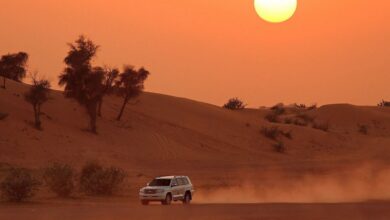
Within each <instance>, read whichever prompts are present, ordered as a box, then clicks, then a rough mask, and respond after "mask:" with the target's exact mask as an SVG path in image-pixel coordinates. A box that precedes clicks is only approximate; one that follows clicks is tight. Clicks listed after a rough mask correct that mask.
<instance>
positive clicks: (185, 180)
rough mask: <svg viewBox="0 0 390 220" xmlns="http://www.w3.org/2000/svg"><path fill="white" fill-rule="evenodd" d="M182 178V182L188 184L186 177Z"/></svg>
mask: <svg viewBox="0 0 390 220" xmlns="http://www.w3.org/2000/svg"><path fill="white" fill-rule="evenodd" d="M182 180H183V182H184V185H188V184H190V183H189V182H188V180H187V178H182Z"/></svg>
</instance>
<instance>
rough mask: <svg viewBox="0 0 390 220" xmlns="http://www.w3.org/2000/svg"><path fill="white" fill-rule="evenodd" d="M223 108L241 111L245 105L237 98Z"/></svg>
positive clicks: (230, 100)
mask: <svg viewBox="0 0 390 220" xmlns="http://www.w3.org/2000/svg"><path fill="white" fill-rule="evenodd" d="M223 107H224V108H226V109H230V110H242V109H244V108H245V107H246V105H245V104H244V102H243V101H241V100H240V99H239V98H231V99H229V101H228V102H227V103H226V104H225V105H223Z"/></svg>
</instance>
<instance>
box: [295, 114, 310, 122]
mask: <svg viewBox="0 0 390 220" xmlns="http://www.w3.org/2000/svg"><path fill="white" fill-rule="evenodd" d="M296 117H297V118H299V119H302V120H303V121H304V122H305V123H306V124H310V123H313V122H314V117H312V116H310V115H307V114H298V115H297V116H296Z"/></svg>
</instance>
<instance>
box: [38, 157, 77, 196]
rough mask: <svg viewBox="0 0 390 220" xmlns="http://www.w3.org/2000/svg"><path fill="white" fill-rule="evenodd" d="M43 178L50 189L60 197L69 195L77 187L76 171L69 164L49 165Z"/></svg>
mask: <svg viewBox="0 0 390 220" xmlns="http://www.w3.org/2000/svg"><path fill="white" fill-rule="evenodd" d="M43 179H44V182H45V184H46V185H47V186H48V187H49V189H50V190H51V191H53V192H54V193H56V194H57V195H58V196H60V197H69V196H70V195H71V194H72V192H73V190H74V188H75V183H74V181H75V171H74V169H73V168H72V167H71V166H69V165H67V164H61V163H53V164H51V165H49V166H48V167H46V168H45V170H44V175H43Z"/></svg>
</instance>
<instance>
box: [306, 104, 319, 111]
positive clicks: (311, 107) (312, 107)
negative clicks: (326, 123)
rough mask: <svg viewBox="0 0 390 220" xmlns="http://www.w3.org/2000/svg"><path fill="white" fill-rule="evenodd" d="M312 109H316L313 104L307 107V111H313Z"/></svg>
mask: <svg viewBox="0 0 390 220" xmlns="http://www.w3.org/2000/svg"><path fill="white" fill-rule="evenodd" d="M314 109H317V104H313V105H310V106H308V107H307V110H309V111H310V110H314Z"/></svg>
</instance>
